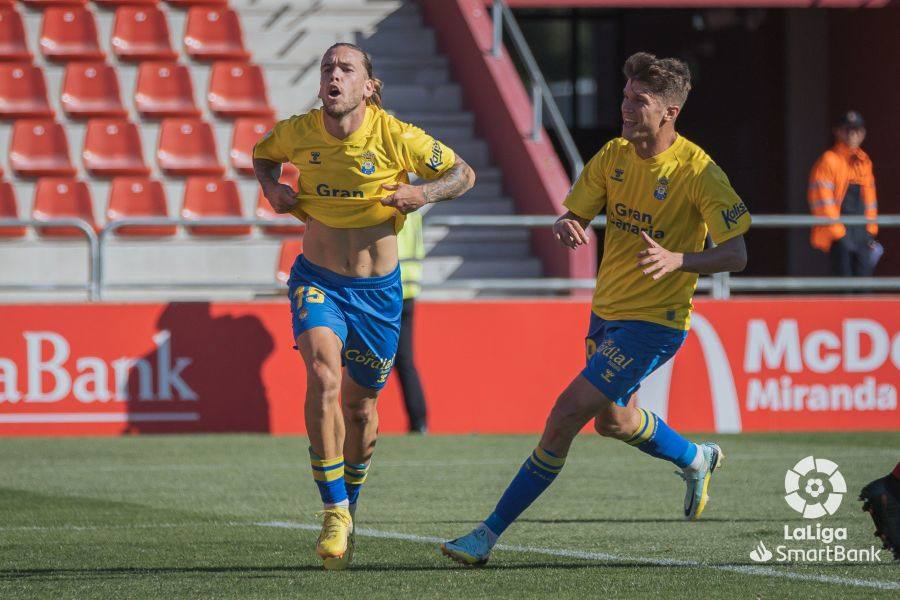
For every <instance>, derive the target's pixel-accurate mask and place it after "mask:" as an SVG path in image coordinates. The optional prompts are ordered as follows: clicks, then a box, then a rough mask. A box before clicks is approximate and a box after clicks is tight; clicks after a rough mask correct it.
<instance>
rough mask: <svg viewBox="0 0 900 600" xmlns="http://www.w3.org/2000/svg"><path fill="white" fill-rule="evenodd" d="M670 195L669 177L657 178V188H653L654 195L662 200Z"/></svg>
mask: <svg viewBox="0 0 900 600" xmlns="http://www.w3.org/2000/svg"><path fill="white" fill-rule="evenodd" d="M668 195H669V178H668V177H660V178H659V179H657V180H656V189H655V190H653V197H654V198H656V199H657V200H659V201H660V202H662V201H663V200H665V199H666V196H668Z"/></svg>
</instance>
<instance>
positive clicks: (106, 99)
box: [0, 61, 273, 119]
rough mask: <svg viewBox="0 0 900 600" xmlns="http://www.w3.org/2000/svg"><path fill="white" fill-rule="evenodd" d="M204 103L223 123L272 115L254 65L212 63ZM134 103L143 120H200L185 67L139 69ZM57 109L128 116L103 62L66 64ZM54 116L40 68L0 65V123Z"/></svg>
mask: <svg viewBox="0 0 900 600" xmlns="http://www.w3.org/2000/svg"><path fill="white" fill-rule="evenodd" d="M206 99H207V103H208V105H209V109H210V111H212V112H213V114H215V115H217V116H219V117H223V118H234V117H240V116H247V115H272V114H273V109H272V107H271V106H270V105H269V98H268V96H267V94H266V82H265V78H264V77H263V72H262V69H260V68H259V66H257V65H253V64H248V63H239V62H230V61H229V62H216V63H214V64H213V66H212V69H211V72H210V79H209V91H208V92H207V96H206ZM134 102H135V106H136V108H137V110H138V111H139V112H140V114H141V115H142V116H143V117H146V118H160V117H166V116H194V115H199V114H200V110H199V109H198V107H197V104H196V103H195V101H194V87H193V84H192V83H191V76H190V73H189V72H188V70H187V67H185V66H184V65H180V64H178V63H176V62H157V61H153V62H145V63H141V65H140V67H139V68H138V78H137V83H136V85H135V92H134ZM60 103H61V104H62V107H63V110H64V111H65V112H66V114H67V115H68V116H69V117H71V118H85V117H92V116H98V115H104V116H122V115H124V114H126V113H127V111H126V109H125V107H124V106H123V104H122V96H121V93H120V91H119V81H118V78H117V77H116V71H115V69H114V68H113V67H112V66H110V65H107V64H104V63H102V62H86V63H85V62H78V63H69V64H68V65H67V66H66V71H65V74H64V76H63V84H62V93H61V94H60ZM52 115H53V108H52V107H51V106H50V100H49V98H48V97H47V84H46V82H45V80H44V74H43V72H42V71H41V69H40V67H37V66H34V65H28V64H16V63H9V64H0V119H2V118H7V119H16V118H20V117H35V116H52Z"/></svg>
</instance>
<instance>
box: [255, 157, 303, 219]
mask: <svg viewBox="0 0 900 600" xmlns="http://www.w3.org/2000/svg"><path fill="white" fill-rule="evenodd" d="M281 166H282V170H281V177H279V178H278V181H279V182H280V183H284V184H286V185H289V186H291V187H292V188H294V190H296V189H297V178H298V177H300V172H299V171H297V167H295V166H294V165H292V164H290V163H285V164H283V165H281ZM285 216H290V215H280V214H278V213H276V212H275V210H274V209H273V208H272V205H271V204H269V201H268V200H267V199H266V196H265V194H263V191H262V188H259V193H258V194H257V196H256V218H257V219H284V218H285ZM290 218H291V219H293V221H292V222H291V223H290V224H289V225H263V226H262V227H261V229H262V231H263V233H265V234H267V235H298V234H299V235H303V233H304V232H305V231H306V225H305V224H304V223H303V222H302V221H298V220H296V219H294V218H293V217H290Z"/></svg>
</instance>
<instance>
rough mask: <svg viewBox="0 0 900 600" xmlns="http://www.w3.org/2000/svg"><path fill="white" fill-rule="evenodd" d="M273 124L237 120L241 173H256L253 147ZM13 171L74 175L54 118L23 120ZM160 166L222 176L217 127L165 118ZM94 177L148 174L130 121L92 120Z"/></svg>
mask: <svg viewBox="0 0 900 600" xmlns="http://www.w3.org/2000/svg"><path fill="white" fill-rule="evenodd" d="M273 123H274V122H273V121H272V120H271V119H263V120H258V119H251V118H247V119H238V120H237V121H236V122H235V126H234V129H233V130H232V138H231V151H230V155H231V163H232V166H233V167H234V168H235V170H236V171H237V172H239V173H242V174H251V173H252V172H253V163H252V161H253V159H252V151H253V146H254V144H256V142H257V141H258V140H259V138H260V137H262V135H263V134H264V133H265V132H266V131H268V130H269V129H271V127H272V125H273ZM11 137H12V140H11V142H10V148H9V166H10V168H11V169H12V170H13V172H15V173H16V175H18V176H20V177H42V176H47V175H74V174H75V172H76V168H75V167H74V165H73V164H72V161H71V159H70V154H69V144H68V140H67V137H66V130H65V128H64V127H63V126H62V125H61V124H59V123H57V122H55V121H53V120H52V119H19V120H17V121H15V123H14V125H13V132H12V136H11ZM156 157H157V163H158V165H159V168H160V169H161V170H162V172H163V173H165V174H166V175H172V176H185V175H198V174H206V175H222V174H223V173H224V172H225V168H224V167H223V166H222V165H221V164H220V163H219V159H218V156H217V154H216V141H215V136H214V134H213V130H212V127H210V125H209V123H206V122H205V121H202V120H200V119H165V120H164V121H163V122H162V126H161V127H160V133H159V141H158V146H157V154H156ZM82 160H83V163H84V168H85V169H86V170H87V172H88V173H89V174H90V175H93V176H98V177H110V176H117V175H147V174H148V173H149V172H150V169H149V168H148V167H147V164H146V163H145V162H144V154H143V150H142V145H141V136H140V133H139V132H138V128H137V126H136V125H135V124H134V123H131V122H130V121H127V120H125V119H105V118H98V119H91V120H90V121H88V124H87V130H86V132H85V136H84V147H83V150H82Z"/></svg>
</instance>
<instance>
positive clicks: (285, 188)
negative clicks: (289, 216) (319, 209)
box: [263, 183, 298, 214]
mask: <svg viewBox="0 0 900 600" xmlns="http://www.w3.org/2000/svg"><path fill="white" fill-rule="evenodd" d="M263 194H265V196H266V200H268V201H269V204H271V205H272V210H274V211H275V212H276V213H278V214H284V213H289V212H291V210H292V209H293V208H294V207H295V206H297V202H298V200H297V198H296V194H297V193H296V192H295V191H294V188H292V187H291V186H289V185H286V184H283V183H279V184H278V185H275V186H272V187H270V188H269V189H268V190H266V189H264V190H263Z"/></svg>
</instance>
